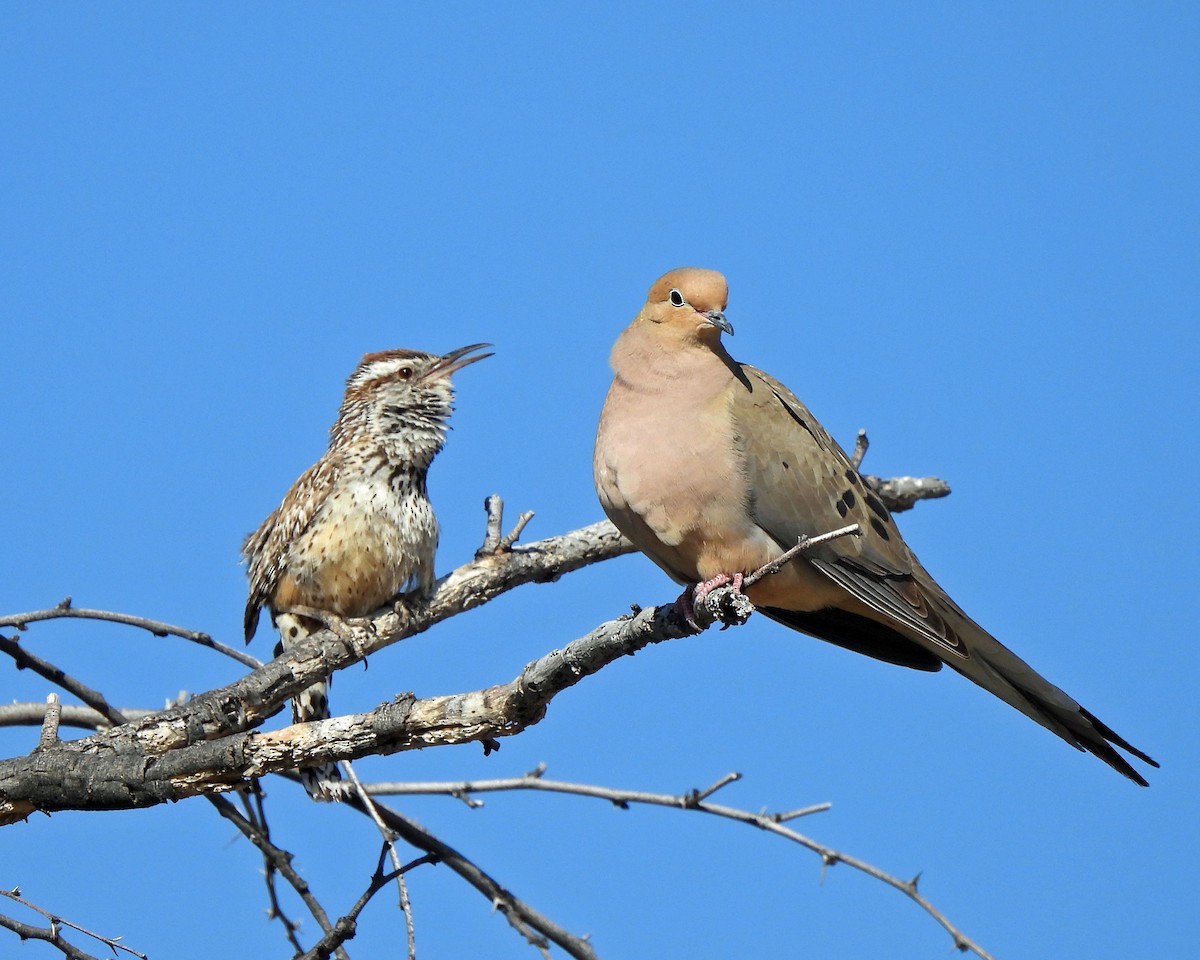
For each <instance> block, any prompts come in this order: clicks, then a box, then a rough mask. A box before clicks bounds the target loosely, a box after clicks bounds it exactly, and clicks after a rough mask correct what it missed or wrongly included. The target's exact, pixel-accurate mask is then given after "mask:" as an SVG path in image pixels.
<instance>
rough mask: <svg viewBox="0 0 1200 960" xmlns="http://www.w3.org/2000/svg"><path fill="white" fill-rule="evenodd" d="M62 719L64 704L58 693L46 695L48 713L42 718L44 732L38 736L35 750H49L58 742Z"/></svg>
mask: <svg viewBox="0 0 1200 960" xmlns="http://www.w3.org/2000/svg"><path fill="white" fill-rule="evenodd" d="M61 720H62V704H61V703H60V702H59V700H58V694H57V693H52V694H50V695H49V696H47V697H46V714H45V716H44V717H43V718H42V734H41V736H40V737H38V745H37V746H36V747H34V748H33V749H34V750H49V749H50V748H51V747H53V746H54V745H55V744H56V743H58V725H59V723H60V721H61Z"/></svg>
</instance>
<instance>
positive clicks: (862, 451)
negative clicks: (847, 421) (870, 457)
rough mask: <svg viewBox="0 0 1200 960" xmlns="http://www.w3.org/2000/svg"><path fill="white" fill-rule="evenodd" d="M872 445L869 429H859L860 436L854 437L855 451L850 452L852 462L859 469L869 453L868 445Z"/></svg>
mask: <svg viewBox="0 0 1200 960" xmlns="http://www.w3.org/2000/svg"><path fill="white" fill-rule="evenodd" d="M870 445H871V441H869V440H868V439H867V431H866V430H859V431H858V436H856V437H855V438H854V452H853V453H852V454H850V463H851V464H852V465H853V467H854V469H855V470H857V469H858V468H859V467H861V466H862V462H863V457H865V456H866V455H867V447H869V446H870Z"/></svg>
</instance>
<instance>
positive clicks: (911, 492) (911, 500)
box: [863, 474, 950, 513]
mask: <svg viewBox="0 0 1200 960" xmlns="http://www.w3.org/2000/svg"><path fill="white" fill-rule="evenodd" d="M863 479H864V480H866V481H867V483H869V484H870V485H871V488H872V489H873V490H874V491H875V492H876V493H877V494H879V498H880V499H881V500H882V501H883V502H884V504H885V505H886V506H887V508H888V510H890V511H891V512H892V513H900V512H901V511H903V510H908V509H910V508H911V507H912V506H913V504H915V503H916V502H917V501H918V500H936V499H937V498H938V497H948V496H950V484H948V483H947V482H946V481H945V480H939V479H938V478H937V477H889V478H884V477H871V476H867V475H865V474H864V475H863Z"/></svg>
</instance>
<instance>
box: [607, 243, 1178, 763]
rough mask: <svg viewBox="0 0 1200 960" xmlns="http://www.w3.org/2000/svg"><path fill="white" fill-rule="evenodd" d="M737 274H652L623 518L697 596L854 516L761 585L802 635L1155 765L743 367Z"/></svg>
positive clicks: (626, 396)
mask: <svg viewBox="0 0 1200 960" xmlns="http://www.w3.org/2000/svg"><path fill="white" fill-rule="evenodd" d="M728 293H729V290H728V285H727V283H726V280H725V277H724V276H722V275H721V274H720V273H718V272H716V271H714V270H704V269H699V268H695V267H684V268H680V269H677V270H672V271H670V272H669V273H667V274H665V275H664V276H662V277H660V278H659V279H658V280H657V281H655V283H654V285H653V286H652V287H651V288H650V292H649V295H648V297H647V300H646V303H645V306H643V307H642V309H641V310H640V311H639V312H638V314H637V316H636V317H635V318H634V320H633V322H632V323H630V324H629V326H628V327H626V328H625V330H624V331H623V332H622V333H621V334H620V335H619V336H618V338H617V340H616V343H615V344H614V346H613V348H612V354H611V357H610V361H611V366H612V369H613V380H612V384H611V386H610V387H609V390H608V394H607V396H606V398H605V401H604V407H603V409H602V411H601V415H600V421H599V426H598V428H597V431H596V442H595V448H594V456H593V478H594V480H595V485H596V492H597V495H598V497H599V500H600V504H601V506H602V507H603V508H604V512H605V513H606V514H607V515H608V517H609V519H610V520H611V521H612V522H613V524H614V525H615V526H616V527H617V529H618V530H620V531H621V533H623V534H624V535H625V536H626V537H627V538H628V539H629V540H630V541H632V542H633V544H634V546H636V547H637V548H638V549H639V550H640V551H641V552H642V553H644V554H645V555H646V556H648V557H649V558H650V559H651V560H652V561H654V563H656V564H657V565H658V566H659V567H661V568H662V569H663V570H664V571H665V572H666V573H667V574H668V575H669V576H670V577H671V578H672V579H674V580H675V581H676V582H677V583H682V584H689V585H695V586H694V587H691V588H689V589H685V591H684V594H683V595H682V596H681V598H680V602H681V604H683V606H684V608H685V609H690V608H689V606H688V604H689V602H699V600H700V599H701V598H702V597H703V596H704V594H706V593H707V592H708V591H709V590H710V589H712V588H714V587H715V586H717V585H721V584H724V583H730V584H732V585H733V586H734V588H735V589H740V587H741V583H742V580H743V576H744V575H745V574H748V573H750V572H752V571H755V570H757V569H759V568H761V567H762V566H764V565H766V564H767V563H768V562H770V561H772V560H774V559H776V558H777V557H779V556H781V555H782V554H783V553H784V552H785V551H786V550H788V549H789V548H790V547H793V546H794V545H796V543H797V541H798V539H799V538H800V537H802V536H810V537H811V536H817V535H820V534H823V533H827V532H831V531H834V530H837V529H839V528H841V527H844V526H847V525H850V524H857V526H858V532H859V535H858V536H842V537H838V538H836V539H833V540H830V541H828V542H825V543H823V544H821V545H819V546H816V547H814V548H813V549H811V550H808V551H805V552H802V553H800V554H799V555H798V556H797V557H796V558H795V559H792V560H791V561H789V562H787V563H786V564H785V565H784V566H783V568H782V569H781V570H780V571H779V572H778V573H775V574H773V575H770V576H765V577H763V578H762V579H760V580H758V581H757V582H755V583H754V584H753V585H751V586H749V587H747V588H746V589H745V591H744V593H745V596H746V597H747V599H749V600H750V601H751V602H752V603H753V604H754V606H755V608H756V609H757V610H759V611H760V612H761V613H764V614H765V615H766V616H768V617H770V618H771V619H773V620H775V621H778V622H779V623H781V624H784V625H785V626H788V627H790V628H792V629H794V630H797V631H800V632H802V633H806V634H809V635H811V636H813V637H817V638H818V639H821V640H826V641H829V642H830V643H834V644H837V645H838V646H841V647H845V648H848V649H850V650H853V651H856V652H858V653H861V654H865V655H867V656H869V657H874V658H876V659H879V660H883V661H886V662H889V663H893V664H898V665H900V666H905V667H910V668H914V669H917V670H924V671H931V672H932V671H936V670H940V669H941V668H942V667H943V666H944V665H945V666H949V667H951V668H952V669H953V670H956V671H957V672H958V673H960V674H962V675H964V676H965V677H967V678H968V679H969V680H972V681H974V682H975V683H977V684H978V685H979V686H981V687H983V688H984V689H985V690H987V691H989V692H990V693H992V694H994V695H995V696H997V697H999V698H1000V699H1001V700H1003V701H1005V702H1006V703H1008V704H1010V705H1011V706H1013V707H1015V708H1016V709H1017V710H1019V711H1021V712H1022V713H1024V714H1025V715H1026V716H1028V717H1030V718H1032V719H1033V720H1035V721H1036V722H1037V723H1040V724H1041V725H1042V726H1044V727H1046V728H1047V729H1049V730H1050V731H1052V732H1053V733H1055V734H1057V735H1058V736H1059V737H1061V738H1062V739H1063V740H1065V741H1066V742H1067V743H1069V744H1071V745H1072V746H1074V747H1076V748H1077V749H1080V750H1086V751H1089V752H1091V753H1093V754H1095V755H1096V756H1097V757H1099V758H1100V759H1101V760H1103V761H1104V762H1105V763H1107V764H1109V766H1111V767H1113V768H1114V769H1115V770H1117V771H1118V772H1120V773H1121V774H1123V775H1124V776H1126V777H1128V778H1129V779H1130V780H1132V781H1133V782H1134V783H1137V784H1139V785H1141V786H1146V785H1147V781H1146V779H1145V778H1144V777H1143V776H1142V775H1141V774H1140V773H1139V772H1138V771H1137V769H1135V768H1134V767H1133V765H1132V764H1131V763H1130V762H1129V761H1128V760H1127V759H1126V758H1125V757H1124V756H1122V755H1121V753H1119V752H1118V750H1117V749H1116V748H1120V750H1123V751H1125V752H1126V753H1128V754H1130V755H1132V756H1134V757H1136V758H1138V759H1140V760H1142V761H1144V762H1145V763H1148V764H1150V765H1151V766H1154V767H1157V766H1158V764H1157V763H1156V762H1155V761H1154V760H1153V759H1151V758H1150V757H1149V756H1148V755H1147V754H1145V753H1143V752H1142V751H1141V750H1139V749H1138V748H1136V747H1134V746H1132V745H1131V744H1130V743H1129V742H1128V741H1126V740H1125V739H1123V738H1122V737H1121V736H1119V735H1118V734H1117V733H1116V732H1114V731H1113V730H1112V729H1111V728H1110V727H1108V726H1106V725H1105V724H1104V723H1102V722H1101V721H1100V720H1099V719H1097V718H1096V716H1095V715H1094V714H1092V713H1090V712H1089V711H1088V710H1086V709H1084V708H1083V707H1081V706H1080V705H1079V704H1078V703H1077V702H1076V701H1075V700H1074V699H1072V698H1071V697H1070V696H1068V695H1067V694H1066V693H1064V692H1063V691H1062V690H1060V689H1059V688H1058V687H1056V686H1055V685H1054V684H1052V683H1050V681H1048V680H1046V679H1045V678H1043V677H1042V676H1040V675H1039V674H1038V673H1037V672H1036V671H1035V670H1034V669H1033V668H1032V667H1030V666H1029V665H1028V664H1027V663H1026V662H1025V661H1024V660H1022V659H1021V658H1020V657H1018V656H1017V655H1016V654H1015V653H1013V652H1012V651H1011V650H1009V649H1008V648H1007V647H1005V646H1004V645H1003V644H1001V643H1000V641H999V640H997V639H996V638H995V637H993V636H992V635H991V634H990V633H988V632H987V631H986V630H984V628H983V627H981V626H979V625H978V624H977V623H976V622H975V621H974V620H972V619H971V618H970V617H969V616H967V614H966V613H964V612H963V610H962V609H961V608H960V607H959V606H958V604H956V603H955V602H954V601H953V600H952V599H951V598H950V597H949V596H948V595H947V593H946V592H945V590H943V589H942V588H941V587H940V586H939V585H938V584H937V582H936V581H935V580H934V579H933V577H932V576H930V574H929V573H928V572H927V571H926V570H925V568H924V567H923V566H922V565H921V563H920V562H919V561H918V560H917V557H916V555H915V554H914V553H913V552H912V550H911V549H909V547H908V545H907V544H906V543H905V542H904V539H903V537H901V535H900V531H899V529H898V528H897V526H896V523H895V521H894V520H893V519H892V516H891V514H890V513H889V511H888V510H887V508H886V507H885V506H884V504H883V502H882V501H881V500H880V498H879V497H878V495H877V494H876V493H875V492H874V490H873V489H872V488H871V486H870V485H869V484H868V483H867V482H866V481H865V480H864V479H863V477H862V475H861V474H860V473H859V472H858V470H857V469H856V466H855V464H854V463H853V462H851V459H850V458H849V457H848V456H847V455H846V453H845V451H844V450H843V449H842V448H841V447H840V446H839V445H838V444H837V443H836V442H835V441H834V440H833V438H832V437H831V436H830V435H829V433H828V432H827V431H826V430H825V428H824V427H822V426H821V424H820V423H819V422H818V421H817V419H816V417H814V416H813V414H812V413H811V412H810V411H809V409H808V408H807V407H806V406H805V405H804V404H803V403H802V402H801V401H800V400H799V399H798V398H797V397H796V395H795V394H794V393H793V392H792V391H791V390H789V389H788V388H787V387H786V386H784V385H783V384H782V383H781V382H780V381H779V380H776V379H775V378H774V377H772V376H771V375H770V374H767V373H764V372H763V371H762V370H759V369H757V368H755V367H752V366H749V365H747V364H743V363H739V362H738V361H736V360H734V359H733V358H732V357H731V356H730V354H729V352H728V351H727V350H726V348H725V345H724V342H723V341H722V336H721V335H722V334H726V335H730V336H732V334H733V326H732V325H731V324H730V322H729V320H728V319H727V318H726V316H725V308H726V305H727V302H728Z"/></svg>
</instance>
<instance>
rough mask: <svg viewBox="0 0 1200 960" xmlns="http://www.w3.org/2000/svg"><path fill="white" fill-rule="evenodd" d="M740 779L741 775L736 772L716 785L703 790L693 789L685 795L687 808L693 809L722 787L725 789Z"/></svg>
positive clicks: (726, 776)
mask: <svg viewBox="0 0 1200 960" xmlns="http://www.w3.org/2000/svg"><path fill="white" fill-rule="evenodd" d="M741 779H742V775H741V774H740V773H737V772H734V773H727V774H725V776H723V777H722V778H721V779H720V780H718V781H717V782H716V783H714V784H712V786H709V787H705V788H704V789H703V790H695V789H693V790H692V791H691V792H690V793H688V794H687V805H688V806H689V807H695V806H696V805H697V804H699V803H700V802H701V801H703V800H707V799H708V798H709V797H711V796H712V795H713V794H714V793H716V792H717V791H718V790H720V789H721V788H722V787H727V786H729V784H731V783H734V782H735V781H738V780H741Z"/></svg>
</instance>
